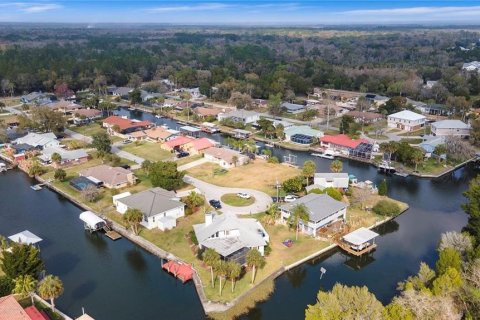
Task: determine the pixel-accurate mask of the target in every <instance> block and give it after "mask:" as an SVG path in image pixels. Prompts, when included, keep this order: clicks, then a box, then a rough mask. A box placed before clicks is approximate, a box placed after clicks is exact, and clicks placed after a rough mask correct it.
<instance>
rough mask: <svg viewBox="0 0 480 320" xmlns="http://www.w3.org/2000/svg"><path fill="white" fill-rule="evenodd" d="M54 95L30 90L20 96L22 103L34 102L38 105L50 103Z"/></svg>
mask: <svg viewBox="0 0 480 320" xmlns="http://www.w3.org/2000/svg"><path fill="white" fill-rule="evenodd" d="M53 100H54V96H53V95H52V94H47V93H43V92H35V91H34V92H30V93H29V94H27V95H24V96H22V97H21V98H20V102H22V103H34V104H38V105H46V104H49V103H52V101H53Z"/></svg>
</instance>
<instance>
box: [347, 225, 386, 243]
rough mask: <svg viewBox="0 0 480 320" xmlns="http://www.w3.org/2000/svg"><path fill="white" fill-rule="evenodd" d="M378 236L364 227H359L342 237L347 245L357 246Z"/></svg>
mask: <svg viewBox="0 0 480 320" xmlns="http://www.w3.org/2000/svg"><path fill="white" fill-rule="evenodd" d="M378 236H379V234H378V233H376V232H373V231H372V230H370V229H367V228H365V227H361V228H359V229H357V230H355V231H353V232H350V233H349V234H347V235H345V236H344V237H343V240H345V241H346V242H348V243H351V244H353V245H355V246H359V245H361V244H364V243H366V242H368V241H370V240H372V239H374V238H376V237H378Z"/></svg>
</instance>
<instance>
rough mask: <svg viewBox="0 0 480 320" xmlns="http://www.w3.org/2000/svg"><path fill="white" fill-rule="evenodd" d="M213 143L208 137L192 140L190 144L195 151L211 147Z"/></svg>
mask: <svg viewBox="0 0 480 320" xmlns="http://www.w3.org/2000/svg"><path fill="white" fill-rule="evenodd" d="M214 145H215V143H214V142H212V140H210V139H208V138H200V139H195V140H193V141H192V146H193V148H195V150H197V151H201V150H205V149H207V148H210V147H213V146H214Z"/></svg>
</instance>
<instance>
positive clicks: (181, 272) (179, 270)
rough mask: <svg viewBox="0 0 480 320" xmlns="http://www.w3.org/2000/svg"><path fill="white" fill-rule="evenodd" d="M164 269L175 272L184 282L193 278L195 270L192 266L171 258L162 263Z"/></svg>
mask: <svg viewBox="0 0 480 320" xmlns="http://www.w3.org/2000/svg"><path fill="white" fill-rule="evenodd" d="M162 268H163V269H164V270H167V271H168V272H169V273H171V274H173V275H174V276H175V277H176V278H178V279H180V280H182V282H183V283H185V282H187V281H188V280H192V279H193V273H194V272H195V270H193V268H192V266H190V265H189V264H186V263H181V262H176V261H173V260H170V261H168V262H166V263H164V264H163V265H162Z"/></svg>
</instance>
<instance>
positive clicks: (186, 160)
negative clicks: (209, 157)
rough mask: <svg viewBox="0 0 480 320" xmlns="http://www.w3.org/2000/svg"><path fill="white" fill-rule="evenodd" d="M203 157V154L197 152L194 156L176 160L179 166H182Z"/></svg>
mask: <svg viewBox="0 0 480 320" xmlns="http://www.w3.org/2000/svg"><path fill="white" fill-rule="evenodd" d="M202 158H203V156H202V155H201V154H196V155H194V156H189V157H185V158H181V159H178V160H177V161H175V162H176V163H177V167H180V166H183V165H184V164H187V163H190V162H193V161H196V160H199V159H202Z"/></svg>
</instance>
